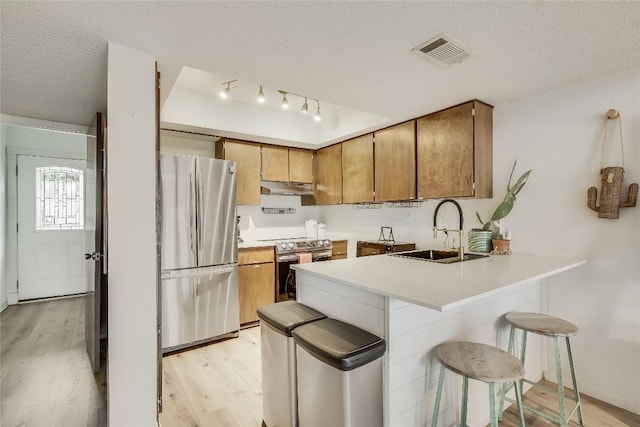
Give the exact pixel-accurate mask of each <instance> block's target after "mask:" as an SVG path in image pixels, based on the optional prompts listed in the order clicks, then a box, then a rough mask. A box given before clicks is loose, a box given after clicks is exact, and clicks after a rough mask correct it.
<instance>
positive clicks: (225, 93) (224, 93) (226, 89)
mask: <svg viewBox="0 0 640 427" xmlns="http://www.w3.org/2000/svg"><path fill="white" fill-rule="evenodd" d="M237 81H238V80H237V79H233V80H229V81H226V82H222V83H220V84H221V86H222V88H221V89H220V97H221V98H223V99H227V98H229V93H230V92H231V89H233V88H235V87H236V85H234V86H233V87H232V86H231V85H232V84H233V83H236V82H237ZM278 93H280V95H282V109H283V110H287V109H289V100H288V99H287V96H288V95H293V96H294V97H296V96H297V97H299V98H304V103H303V104H302V108H301V109H300V112H301V113H302V114H305V115H308V114H309V101H312V102H314V101H315V103H316V112H315V114H314V115H313V119H314V120H315V121H316V122H321V121H322V117H320V101H318V100H317V99H315V98H309V97H308V96H304V95H299V94H297V93H293V92H287V91H284V90H278ZM257 100H258V102H259V103H261V104H264V103H265V102H266V97H265V96H264V87H263V86H262V85H259V88H258V97H257Z"/></svg>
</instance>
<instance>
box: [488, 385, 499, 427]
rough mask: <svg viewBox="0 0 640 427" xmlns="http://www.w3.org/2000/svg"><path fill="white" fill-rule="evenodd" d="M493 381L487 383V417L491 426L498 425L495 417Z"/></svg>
mask: <svg viewBox="0 0 640 427" xmlns="http://www.w3.org/2000/svg"><path fill="white" fill-rule="evenodd" d="M494 385H495V384H494V383H489V419H490V420H491V427H498V420H497V419H496V418H497V417H496V390H495V387H494Z"/></svg>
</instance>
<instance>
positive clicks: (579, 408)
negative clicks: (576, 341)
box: [567, 337, 584, 427]
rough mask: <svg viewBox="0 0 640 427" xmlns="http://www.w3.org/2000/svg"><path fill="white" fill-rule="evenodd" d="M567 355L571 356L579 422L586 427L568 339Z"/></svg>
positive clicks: (570, 365)
mask: <svg viewBox="0 0 640 427" xmlns="http://www.w3.org/2000/svg"><path fill="white" fill-rule="evenodd" d="M567 354H568V355H569V367H570V368H571V380H572V381H573V392H574V393H575V394H576V406H577V408H578V421H580V425H581V426H583V427H584V421H583V419H582V402H581V401H580V392H579V391H578V381H577V380H576V370H575V368H574V366H573V354H572V353H571V342H570V341H569V337H567Z"/></svg>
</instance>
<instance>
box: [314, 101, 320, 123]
mask: <svg viewBox="0 0 640 427" xmlns="http://www.w3.org/2000/svg"><path fill="white" fill-rule="evenodd" d="M313 120H315V121H316V122H321V121H322V117H320V102H318V109H317V110H316V114H314V116H313Z"/></svg>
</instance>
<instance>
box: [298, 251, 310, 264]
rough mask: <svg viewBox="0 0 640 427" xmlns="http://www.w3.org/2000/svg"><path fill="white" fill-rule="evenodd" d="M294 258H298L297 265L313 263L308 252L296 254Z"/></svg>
mask: <svg viewBox="0 0 640 427" xmlns="http://www.w3.org/2000/svg"><path fill="white" fill-rule="evenodd" d="M296 256H297V257H298V264H306V263H308V262H311V261H313V259H312V258H311V253H310V252H302V253H299V254H296Z"/></svg>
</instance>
